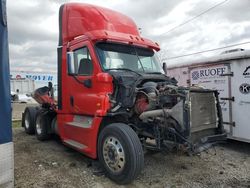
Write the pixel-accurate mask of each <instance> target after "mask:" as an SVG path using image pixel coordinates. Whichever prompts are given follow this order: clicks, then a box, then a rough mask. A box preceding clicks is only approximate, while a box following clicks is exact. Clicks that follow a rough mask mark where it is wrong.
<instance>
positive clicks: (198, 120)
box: [190, 92, 218, 135]
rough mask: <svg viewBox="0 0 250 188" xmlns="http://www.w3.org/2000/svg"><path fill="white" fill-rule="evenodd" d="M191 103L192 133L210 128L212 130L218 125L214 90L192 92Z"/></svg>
mask: <svg viewBox="0 0 250 188" xmlns="http://www.w3.org/2000/svg"><path fill="white" fill-rule="evenodd" d="M190 104H191V107H190V127H191V133H197V132H204V131H205V130H208V129H209V130H210V131H211V129H214V128H217V127H218V117H217V107H216V97H215V95H214V92H190ZM210 131H209V132H210ZM210 133H211V132H210ZM202 135H203V134H202Z"/></svg>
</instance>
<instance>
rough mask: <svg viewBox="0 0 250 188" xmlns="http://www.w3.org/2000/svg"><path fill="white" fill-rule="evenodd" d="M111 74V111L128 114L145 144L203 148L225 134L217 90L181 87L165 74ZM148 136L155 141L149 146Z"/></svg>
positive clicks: (157, 148) (113, 114)
mask: <svg viewBox="0 0 250 188" xmlns="http://www.w3.org/2000/svg"><path fill="white" fill-rule="evenodd" d="M111 74H112V76H113V77H114V87H115V88H114V91H115V92H114V93H113V95H112V96H110V98H111V102H112V108H111V109H110V113H111V114H112V116H116V114H117V115H118V116H119V115H121V114H122V116H124V115H126V117H127V118H126V119H125V120H124V121H125V123H127V124H129V125H131V127H133V129H134V130H135V131H136V132H137V134H138V135H139V137H140V138H141V140H142V141H143V142H145V147H150V148H153V149H156V150H163V149H166V150H170V149H171V148H173V147H175V148H176V147H180V146H181V147H183V146H184V147H185V148H186V149H187V150H189V151H193V152H199V151H201V147H198V146H199V145H204V144H205V143H206V144H207V143H208V138H210V137H211V136H212V137H213V136H215V135H223V134H224V130H223V126H222V116H221V110H220V105H219V102H218V92H217V91H213V90H205V89H202V88H185V87H178V86H177V82H176V80H175V79H171V78H169V77H167V76H165V75H163V74H144V75H139V74H136V73H133V72H115V71H114V72H112V73H111ZM121 119H123V118H121ZM222 137H223V136H222ZM148 139H152V140H154V144H153V145H152V144H151V145H150V146H149V145H148V144H147V143H146V141H147V140H148ZM197 148H199V149H197ZM203 149H204V148H203Z"/></svg>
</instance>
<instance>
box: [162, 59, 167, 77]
mask: <svg viewBox="0 0 250 188" xmlns="http://www.w3.org/2000/svg"><path fill="white" fill-rule="evenodd" d="M162 69H163V71H164V73H165V74H166V75H167V64H166V63H165V62H163V64H162Z"/></svg>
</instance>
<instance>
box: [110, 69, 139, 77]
mask: <svg viewBox="0 0 250 188" xmlns="http://www.w3.org/2000/svg"><path fill="white" fill-rule="evenodd" d="M106 70H107V71H110V70H124V71H130V72H133V73H136V74H138V75H139V76H141V74H140V73H138V72H136V71H133V70H131V69H127V68H111V69H106Z"/></svg>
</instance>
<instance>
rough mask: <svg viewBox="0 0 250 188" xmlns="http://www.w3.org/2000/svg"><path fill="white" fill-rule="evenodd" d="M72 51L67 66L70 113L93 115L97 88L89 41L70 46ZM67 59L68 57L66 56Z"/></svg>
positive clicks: (95, 106)
mask: <svg viewBox="0 0 250 188" xmlns="http://www.w3.org/2000/svg"><path fill="white" fill-rule="evenodd" d="M70 52H71V53H72V54H71V55H72V57H73V58H71V62H68V65H69V66H70V67H69V71H70V73H69V83H70V85H69V86H68V87H70V90H69V96H68V97H69V98H68V100H69V103H70V112H71V113H72V114H82V115H90V116H94V114H95V112H96V110H97V103H98V102H97V101H98V99H97V94H96V93H97V92H96V91H97V90H98V89H97V88H96V84H95V81H94V76H93V75H94V71H95V66H94V63H93V53H91V51H90V45H89V42H83V43H79V44H76V45H73V46H71V47H70ZM68 59H69V58H68Z"/></svg>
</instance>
